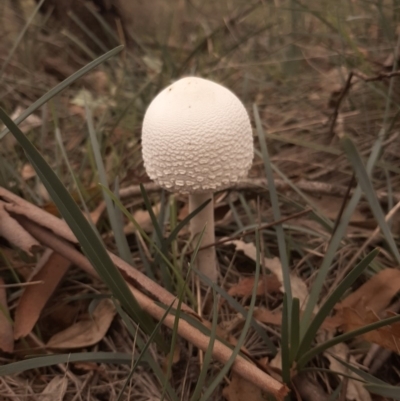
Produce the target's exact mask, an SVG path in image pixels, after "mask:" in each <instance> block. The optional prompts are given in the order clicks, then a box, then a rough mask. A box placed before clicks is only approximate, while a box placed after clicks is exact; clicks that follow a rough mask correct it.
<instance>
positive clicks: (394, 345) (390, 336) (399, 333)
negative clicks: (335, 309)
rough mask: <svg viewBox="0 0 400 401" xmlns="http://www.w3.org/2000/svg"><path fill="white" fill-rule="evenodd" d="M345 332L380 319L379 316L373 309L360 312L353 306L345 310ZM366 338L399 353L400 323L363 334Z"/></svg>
mask: <svg viewBox="0 0 400 401" xmlns="http://www.w3.org/2000/svg"><path fill="white" fill-rule="evenodd" d="M343 318H344V325H343V329H344V331H345V332H348V331H352V330H356V329H358V328H360V327H364V326H366V325H369V324H371V323H375V322H378V321H379V318H378V317H377V316H376V315H375V314H374V312H372V311H371V310H369V311H366V312H364V313H363V314H359V313H358V312H357V311H356V310H354V309H352V308H345V309H344V310H343ZM362 337H363V338H364V340H366V341H368V342H371V343H375V344H378V345H380V346H381V347H383V348H386V349H389V350H391V351H393V352H396V353H397V354H400V323H399V322H398V323H394V324H391V325H389V326H384V327H381V328H379V329H377V330H373V331H370V332H368V333H365V334H363V335H362Z"/></svg>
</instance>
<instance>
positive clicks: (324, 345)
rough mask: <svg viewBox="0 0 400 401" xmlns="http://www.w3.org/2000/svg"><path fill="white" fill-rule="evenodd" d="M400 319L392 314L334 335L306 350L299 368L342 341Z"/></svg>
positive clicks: (298, 364) (299, 362) (300, 360)
mask: <svg viewBox="0 0 400 401" xmlns="http://www.w3.org/2000/svg"><path fill="white" fill-rule="evenodd" d="M399 321H400V315H396V316H392V317H389V318H386V319H383V320H380V321H379V322H375V323H372V324H368V325H366V326H363V327H360V328H359V329H356V330H352V331H349V332H348V333H344V334H341V335H340V336H337V337H334V338H332V339H331V340H328V341H326V342H324V343H322V344H320V345H318V346H316V347H314V348H312V349H311V350H309V351H308V352H306V353H305V354H304V355H303V356H302V357H301V358H300V359H299V361H298V363H297V366H298V369H301V368H302V367H304V366H305V365H306V364H307V363H308V362H309V361H311V359H313V358H314V357H315V356H317V355H318V354H321V353H322V352H324V351H325V350H327V349H328V348H330V347H333V346H334V345H336V344H340V343H341V342H344V341H348V340H351V339H353V338H354V337H357V336H360V335H362V334H365V333H368V332H370V331H372V330H376V329H379V328H380V327H384V326H389V325H391V324H393V323H396V322H399Z"/></svg>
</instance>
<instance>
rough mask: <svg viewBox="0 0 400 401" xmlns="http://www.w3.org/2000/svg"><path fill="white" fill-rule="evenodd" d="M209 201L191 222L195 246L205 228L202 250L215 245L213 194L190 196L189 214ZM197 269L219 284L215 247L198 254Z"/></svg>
mask: <svg viewBox="0 0 400 401" xmlns="http://www.w3.org/2000/svg"><path fill="white" fill-rule="evenodd" d="M209 199H211V202H210V203H208V205H207V206H206V207H205V208H204V209H202V210H201V211H200V213H198V214H196V216H194V217H193V218H192V220H191V221H190V231H191V233H192V236H193V237H194V244H197V241H198V240H199V235H200V234H201V232H202V231H203V229H204V227H205V230H204V234H203V237H202V241H201V244H200V248H201V247H203V246H206V245H210V244H214V243H215V231H214V205H213V194H212V193H201V194H192V195H189V213H191V212H193V211H194V210H196V209H197V208H198V207H199V206H201V205H202V204H203V203H204V202H206V201H207V200H209ZM196 267H197V269H198V270H200V271H201V272H202V273H203V274H204V275H206V276H207V277H208V278H209V279H211V280H212V281H213V282H217V279H218V270H217V257H216V254H215V247H213V246H211V247H209V248H206V249H203V250H201V251H199V252H198V254H197V257H196Z"/></svg>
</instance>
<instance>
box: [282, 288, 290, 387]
mask: <svg viewBox="0 0 400 401" xmlns="http://www.w3.org/2000/svg"><path fill="white" fill-rule="evenodd" d="M288 302H289V301H288V298H287V295H286V293H284V294H283V309H282V328H281V358H282V380H283V382H284V383H286V384H289V383H290V368H291V365H290V327H289V321H290V316H289V308H288V306H289V305H288Z"/></svg>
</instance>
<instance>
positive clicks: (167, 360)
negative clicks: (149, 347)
mask: <svg viewBox="0 0 400 401" xmlns="http://www.w3.org/2000/svg"><path fill="white" fill-rule="evenodd" d="M170 357H171V355H170V354H167V355H165V357H164V358H163V359H162V362H161V366H162V370H163V372H164V374H165V375H167V373H168V366H169V364H170ZM180 360H181V347H180V346H179V344H176V345H175V348H174V355H172V366H173V365H175V364H177V363H178V362H179V361H180ZM169 373H170V374H171V369H169Z"/></svg>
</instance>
